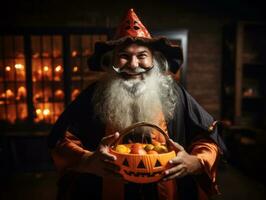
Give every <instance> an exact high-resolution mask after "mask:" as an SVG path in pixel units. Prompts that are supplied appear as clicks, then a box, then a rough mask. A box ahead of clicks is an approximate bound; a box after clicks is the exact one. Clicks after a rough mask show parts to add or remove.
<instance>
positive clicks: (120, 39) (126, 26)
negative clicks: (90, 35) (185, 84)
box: [88, 9, 183, 73]
mask: <svg viewBox="0 0 266 200" xmlns="http://www.w3.org/2000/svg"><path fill="white" fill-rule="evenodd" d="M131 43H137V44H142V45H147V46H149V47H151V48H152V49H153V50H155V51H160V52H161V53H163V55H164V56H165V57H166V59H167V61H168V63H169V66H170V70H171V71H172V72H173V73H175V72H177V70H178V69H179V68H180V66H181V65H182V63H183V52H182V49H181V47H180V46H178V45H173V44H171V42H170V41H169V40H168V39H167V38H165V37H156V38H152V37H151V35H150V33H149V32H148V30H147V29H146V28H145V26H144V25H143V24H142V22H141V21H140V20H139V18H138V16H137V15H136V13H135V12H134V10H133V9H130V10H129V11H128V12H127V14H126V16H125V17H124V19H123V20H122V23H121V24H120V26H118V28H117V31H116V34H115V36H114V39H113V40H109V41H105V42H96V43H95V48H94V53H93V54H92V56H91V57H90V58H89V59H88V65H89V67H90V69H91V70H94V71H101V70H102V69H101V60H102V56H103V55H104V54H105V53H107V52H109V51H111V50H113V49H114V48H115V47H116V46H118V45H127V44H131Z"/></svg>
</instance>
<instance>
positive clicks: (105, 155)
mask: <svg viewBox="0 0 266 200" xmlns="http://www.w3.org/2000/svg"><path fill="white" fill-rule="evenodd" d="M118 137H119V133H118V132H116V133H115V134H113V135H109V136H106V137H104V138H103V139H102V140H101V142H100V144H99V146H98V148H97V150H96V151H95V152H88V153H85V154H84V155H83V157H82V160H81V162H80V163H79V166H78V168H77V169H78V171H82V172H87V173H91V174H95V175H98V176H101V177H105V176H112V177H118V178H120V177H121V175H120V174H119V173H118V172H119V170H120V167H119V166H117V165H115V164H114V163H113V161H114V160H116V156H114V155H112V154H110V153H109V147H110V145H111V144H112V143H113V142H114V141H115V140H116V139H117V138H118Z"/></svg>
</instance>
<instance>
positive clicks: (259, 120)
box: [222, 21, 266, 131]
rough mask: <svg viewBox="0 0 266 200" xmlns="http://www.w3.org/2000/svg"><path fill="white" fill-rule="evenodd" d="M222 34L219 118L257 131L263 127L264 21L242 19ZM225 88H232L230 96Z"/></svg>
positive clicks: (265, 122) (265, 108) (265, 110)
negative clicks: (220, 115)
mask: <svg viewBox="0 0 266 200" xmlns="http://www.w3.org/2000/svg"><path fill="white" fill-rule="evenodd" d="M262 27H263V28H262ZM224 33H225V37H224V51H223V52H224V62H223V63H224V66H223V77H222V79H223V83H222V84H223V90H224V91H223V93H222V101H223V108H222V110H224V111H222V112H223V114H224V115H223V116H222V117H223V118H224V119H230V120H231V121H232V122H233V124H234V125H235V126H236V127H239V126H240V127H241V128H249V129H254V130H256V131H259V130H258V128H257V127H266V116H265V113H266V106H265V103H266V90H265V89H264V88H265V87H266V78H265V73H266V61H265V57H266V54H265V49H266V38H265V35H266V24H261V23H259V24H258V23H252V22H243V21H242V22H239V23H237V24H235V25H233V26H228V27H226V28H225V32H224ZM232 49H235V52H234V51H232ZM232 58H233V59H232ZM232 75H233V76H232ZM228 83H229V84H228ZM228 87H230V88H234V93H233V97H234V98H232V97H230V96H229V94H228V92H227V91H226V88H228ZM243 93H245V94H243ZM231 95H232V94H231ZM244 95H245V96H244ZM228 108H234V111H231V110H228ZM230 115H231V116H230ZM264 116H265V117H264ZM246 123H247V125H245V126H244V127H243V124H246Z"/></svg>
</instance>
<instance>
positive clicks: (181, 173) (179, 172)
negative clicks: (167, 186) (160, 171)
mask: <svg viewBox="0 0 266 200" xmlns="http://www.w3.org/2000/svg"><path fill="white" fill-rule="evenodd" d="M185 175H186V173H185V170H184V169H181V170H180V171H178V172H177V173H174V174H171V175H169V176H166V177H164V178H163V181H169V180H171V179H174V178H182V177H183V176H185Z"/></svg>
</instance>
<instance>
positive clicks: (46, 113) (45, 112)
mask: <svg viewBox="0 0 266 200" xmlns="http://www.w3.org/2000/svg"><path fill="white" fill-rule="evenodd" d="M42 113H43V115H44V116H47V115H50V110H49V109H48V108H45V109H44V110H43V112H42Z"/></svg>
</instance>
